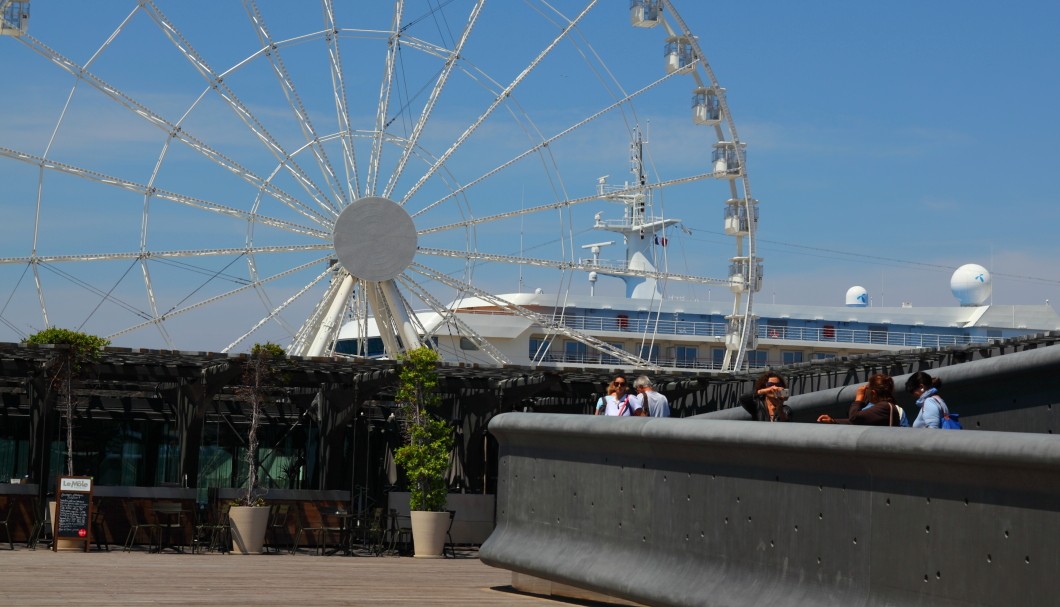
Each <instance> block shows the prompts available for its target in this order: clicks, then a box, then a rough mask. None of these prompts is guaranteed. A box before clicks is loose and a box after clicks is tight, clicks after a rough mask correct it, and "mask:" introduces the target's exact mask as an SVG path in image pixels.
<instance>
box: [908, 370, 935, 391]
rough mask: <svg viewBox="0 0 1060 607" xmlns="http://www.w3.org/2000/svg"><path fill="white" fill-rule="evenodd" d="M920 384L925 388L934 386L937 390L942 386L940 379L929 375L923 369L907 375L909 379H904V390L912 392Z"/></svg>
mask: <svg viewBox="0 0 1060 607" xmlns="http://www.w3.org/2000/svg"><path fill="white" fill-rule="evenodd" d="M920 386H924V388H925V389H927V388H935V389H936V390H939V389H941V388H942V380H941V379H939V378H937V377H931V376H930V375H928V374H927V373H925V372H923V371H917V372H916V373H914V374H912V375H910V376H909V379H907V380H905V391H906V392H912V391H913V390H916V389H917V388H919V387H920Z"/></svg>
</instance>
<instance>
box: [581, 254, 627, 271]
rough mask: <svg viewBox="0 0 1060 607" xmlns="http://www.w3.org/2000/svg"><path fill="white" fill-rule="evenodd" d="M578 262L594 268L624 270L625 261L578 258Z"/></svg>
mask: <svg viewBox="0 0 1060 607" xmlns="http://www.w3.org/2000/svg"><path fill="white" fill-rule="evenodd" d="M578 263H580V264H582V265H585V266H591V267H594V268H600V269H601V270H625V269H626V262H625V261H622V260H621V259H593V258H592V257H590V258H588V259H579V260H578Z"/></svg>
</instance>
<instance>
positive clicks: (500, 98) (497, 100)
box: [401, 0, 597, 205]
mask: <svg viewBox="0 0 1060 607" xmlns="http://www.w3.org/2000/svg"><path fill="white" fill-rule="evenodd" d="M596 1H597V0H591V1H590V2H589V3H588V4H587V5H586V6H585V8H584V9H582V12H580V13H579V14H578V16H577V17H575V18H574V19H573V20H571V21H569V22H568V23H567V24H566V25H565V26H564V27H563V29H562V30H560V33H559V35H557V36H556V37H555V38H553V39H552V42H550V43H549V44H548V45H547V46H546V47H545V48H544V50H542V51H541V52H540V53H539V54H538V55H537V57H534V59H533V60H532V61H531V62H530V63H529V64H528V65H527V66H526V67H525V68H523V71H522V72H520V73H519V75H517V76H516V77H515V78H514V79H513V80H512V81H511V83H509V84H508V86H506V87H504V90H503V91H501V92H500V93H498V94H497V95H496V96H495V97H494V99H493V102H492V103H490V105H489V107H488V108H486V111H484V112H483V113H482V114H481V115H479V116H478V118H476V119H475V121H474V122H473V123H472V124H471V125H470V126H468V127H467V129H466V130H465V131H464V132H463V133H461V135H460V136H459V137H458V138H457V140H456V141H455V142H453V144H452V145H451V146H449V149H447V150H446V151H445V152H444V153H443V154H442V155H441V156H440V157H439V158H438V160H437V161H436V162H435V163H434V164H433V165H432V166H431V167H430V168H429V169H427V171H426V172H425V173H424V174H423V175H422V176H420V178H419V180H418V181H417V182H416V183H415V184H413V186H412V187H411V188H410V189H409V191H408V192H406V193H405V195H404V197H402V199H401V204H402V205H405V204H406V203H407V202H408V201H409V199H411V198H412V197H413V196H414V195H415V194H416V192H417V191H419V189H420V188H421V187H422V186H423V184H424V183H426V182H427V180H428V179H430V178H431V176H433V175H434V174H435V173H436V172H437V171H438V169H439V168H441V167H442V165H444V164H445V162H446V161H447V160H448V159H449V157H450V156H452V155H453V154H454V153H455V152H456V151H457V150H458V149H460V146H462V145H463V144H464V142H465V141H467V139H468V138H469V137H470V136H471V135H472V133H474V132H475V131H476V130H477V129H478V127H479V126H481V125H482V123H483V122H485V121H486V119H487V118H489V117H490V115H492V114H493V111H494V110H496V109H497V108H498V107H499V106H500V105H501V103H503V102H504V101H505V100H507V99H508V97H509V96H510V95H511V94H512V91H514V90H515V89H516V87H518V86H519V84H520V83H522V81H523V80H524V79H525V78H526V77H527V76H528V75H529V74H530V73H531V72H532V71H533V70H534V68H536V67H537V66H538V64H540V63H541V61H543V60H544V59H545V57H547V56H548V55H549V53H551V52H552V49H554V48H555V47H556V45H557V44H559V43H560V42H561V41H562V40H563V39H564V38H566V37H567V35H568V34H569V33H570V32H571V30H573V29H574V28H575V27H576V26H577V25H578V22H579V21H581V19H582V17H584V16H585V15H586V14H587V13H588V12H589V10H590V9H592V8H593V7H594V6H595V5H596Z"/></svg>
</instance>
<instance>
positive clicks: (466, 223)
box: [417, 172, 721, 236]
mask: <svg viewBox="0 0 1060 607" xmlns="http://www.w3.org/2000/svg"><path fill="white" fill-rule="evenodd" d="M719 175H721V173H714V172H711V173H700V174H698V175H690V176H688V177H679V178H676V179H668V180H666V181H660V182H658V183H654V184H649V187H651V188H653V189H658V188H666V187H672V186H676V185H682V184H686V183H694V182H697V181H704V180H707V179H714V178H717V177H718V176H719ZM643 189H644V186H641V185H633V186H630V187H628V188H619V189H616V190H614V191H608V195H610V196H620V195H623V194H636V193H638V192H640V191H641V190H643ZM600 199H601V195H600V194H593V195H591V196H582V197H580V198H568V199H566V200H560V201H558V202H551V203H548V204H542V205H538V206H534V207H527V208H525V209H519V210H517V211H509V212H507V213H497V214H496V215H486V216H483V217H472V218H470V219H465V220H463V221H458V222H456V223H450V224H446V225H442V226H435V227H433V228H423V229H421V230H419V231H418V232H417V233H418V234H419V235H420V236H425V235H427V234H434V233H437V232H445V231H447V230H458V229H462V228H468V227H471V226H476V225H481V224H484V223H490V222H493V221H500V220H502V219H511V218H513V217H519V216H523V215H532V214H534V213H540V212H542V211H553V210H556V209H563V208H567V207H572V206H575V205H579V204H584V203H586V202H595V201H598V200H600Z"/></svg>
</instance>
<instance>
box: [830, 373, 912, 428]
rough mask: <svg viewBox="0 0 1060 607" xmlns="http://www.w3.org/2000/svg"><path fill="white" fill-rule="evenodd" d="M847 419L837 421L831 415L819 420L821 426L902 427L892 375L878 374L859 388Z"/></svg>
mask: <svg viewBox="0 0 1060 607" xmlns="http://www.w3.org/2000/svg"><path fill="white" fill-rule="evenodd" d="M848 415H849V417H848V418H847V419H835V418H833V417H832V416H830V415H822V416H820V417H818V418H817V422H818V423H821V424H856V425H859V426H895V427H898V426H901V425H902V417H901V410H900V409H899V408H898V403H896V402H895V401H894V379H893V378H892V377H891V376H890V375H886V374H884V373H877V374H875V375H873V376H872V377H870V378H869V383H867V384H864V385H862V386H858V391H857V393H856V395H855V397H854V402H852V403H850V410H849V412H848Z"/></svg>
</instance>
